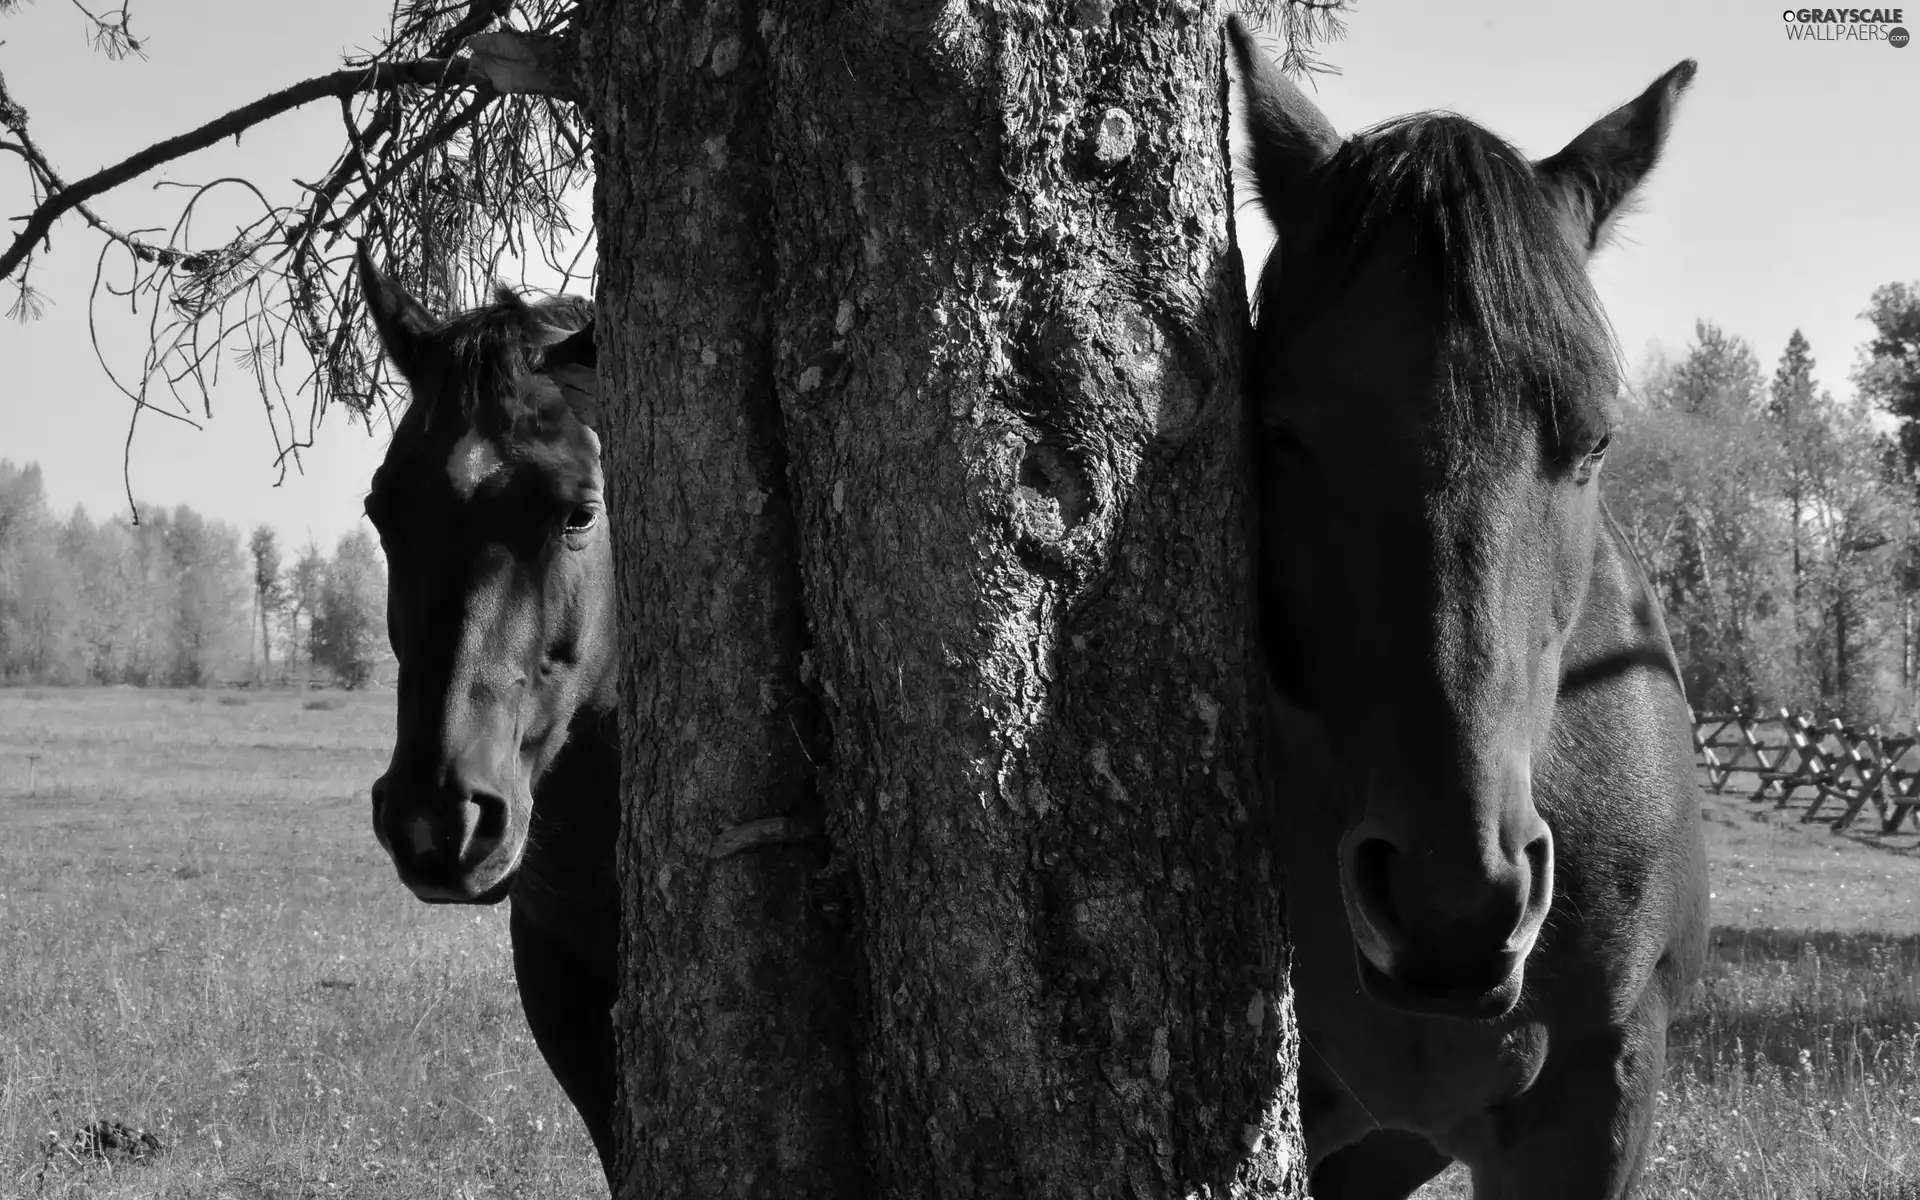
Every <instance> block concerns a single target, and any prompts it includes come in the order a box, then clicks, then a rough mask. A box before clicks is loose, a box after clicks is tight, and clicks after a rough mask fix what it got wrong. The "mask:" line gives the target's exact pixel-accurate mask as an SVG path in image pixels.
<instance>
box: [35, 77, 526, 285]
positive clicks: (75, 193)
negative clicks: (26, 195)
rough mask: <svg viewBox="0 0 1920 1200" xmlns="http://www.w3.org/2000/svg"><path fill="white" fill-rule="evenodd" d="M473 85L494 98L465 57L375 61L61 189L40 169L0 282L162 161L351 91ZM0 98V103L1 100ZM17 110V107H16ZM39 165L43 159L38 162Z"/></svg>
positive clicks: (287, 91) (285, 92)
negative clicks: (42, 185)
mask: <svg viewBox="0 0 1920 1200" xmlns="http://www.w3.org/2000/svg"><path fill="white" fill-rule="evenodd" d="M423 85H424V86H428V87H439V88H461V87H474V88H475V89H476V90H478V91H482V92H484V93H487V94H488V95H489V97H490V96H491V95H492V94H494V89H493V85H492V84H490V83H488V82H487V81H486V80H485V79H484V78H481V77H477V76H476V75H475V74H474V73H473V72H472V71H471V69H470V63H469V61H468V60H465V59H425V60H421V61H416V62H406V63H375V64H373V65H372V66H370V67H368V68H366V69H364V70H362V69H349V70H345V71H335V72H334V73H333V74H331V75H321V76H318V77H317V78H314V79H309V80H306V81H305V82H303V83H296V84H294V85H293V86H292V87H290V88H283V89H281V90H280V91H277V92H274V93H273V94H272V95H269V96H262V97H261V98H260V99H258V100H255V101H254V102H253V103H251V104H247V105H242V106H241V107H239V108H236V109H234V110H233V111H232V112H230V113H228V114H227V115H225V116H223V117H219V118H217V119H215V120H212V121H209V122H207V123H206V124H205V125H202V126H201V127H200V128H198V129H195V130H193V131H192V132H191V133H183V134H181V135H180V136H178V137H172V138H168V139H167V140H166V141H164V142H158V143H155V144H154V145H152V146H149V147H147V148H146V149H145V150H142V151H140V152H139V153H137V154H134V155H132V156H130V157H128V158H125V159H123V160H121V161H120V162H118V163H115V164H114V165H113V166H111V167H107V168H105V169H103V170H100V171H96V172H94V173H93V174H92V175H89V176H87V177H86V178H85V179H82V180H80V181H79V182H78V183H75V184H73V185H71V186H65V187H63V186H60V185H59V183H58V177H57V176H55V175H53V174H52V171H51V169H50V168H43V174H44V180H43V182H44V181H46V180H51V181H52V182H51V183H49V184H48V185H47V186H48V196H47V199H46V200H45V201H44V202H43V203H42V204H41V205H40V207H39V208H37V209H35V210H34V212H33V214H32V215H31V216H29V217H28V218H27V223H26V225H25V227H24V228H22V229H21V231H20V232H19V233H18V234H17V235H15V237H14V239H13V243H12V244H11V245H10V246H8V247H7V250H6V253H4V254H0V279H4V278H6V277H7V276H9V275H11V274H13V272H14V269H15V268H16V267H18V266H19V265H20V264H21V262H23V261H24V260H25V259H26V257H27V255H28V254H29V253H31V252H32V249H33V245H34V243H35V242H38V241H40V240H41V239H42V238H44V237H46V235H47V233H48V231H49V230H51V229H52V228H53V223H54V222H55V221H57V220H59V219H60V218H61V217H63V216H65V215H66V214H67V213H69V212H71V211H73V209H75V208H76V207H78V206H79V205H81V204H84V203H85V202H86V201H88V200H91V199H93V198H94V197H95V196H98V195H100V194H101V193H103V192H108V191H111V190H113V189H114V188H116V187H119V186H120V185H121V184H123V183H127V182H129V181H131V180H133V179H136V178H138V177H139V176H141V175H144V174H146V173H147V172H148V171H151V170H153V169H154V168H155V167H158V166H160V165H162V164H164V163H169V162H172V161H173V160H174V159H176V158H181V157H184V156H186V155H188V154H192V153H193V152H194V151H196V150H204V149H206V148H207V147H208V146H211V145H213V144H214V143H215V142H218V141H221V140H222V139H224V138H229V137H238V136H239V135H240V134H242V133H245V132H246V131H247V130H249V129H251V128H253V127H254V126H255V125H258V124H260V122H262V121H265V120H267V119H269V118H271V117H277V116H279V115H280V114H281V113H284V112H290V111H291V110H293V109H296V108H299V107H300V106H301V105H303V104H311V103H312V102H313V101H315V100H324V99H326V98H328V97H339V96H350V95H352V94H353V93H355V92H363V91H380V90H385V89H388V88H396V87H418V86H423ZM4 99H5V98H4V96H3V95H0V101H4ZM16 107H17V106H16ZM4 113H5V109H4V107H0V121H3V120H4ZM9 129H10V131H11V132H12V133H13V135H14V136H15V137H16V138H19V139H20V140H21V141H22V143H26V136H25V122H24V121H22V122H21V123H20V124H18V125H11V124H9ZM41 161H42V162H44V160H41Z"/></svg>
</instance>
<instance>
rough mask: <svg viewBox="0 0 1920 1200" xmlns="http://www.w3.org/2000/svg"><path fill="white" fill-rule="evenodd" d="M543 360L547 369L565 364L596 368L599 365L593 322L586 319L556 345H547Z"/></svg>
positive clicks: (550, 369)
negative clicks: (585, 321)
mask: <svg viewBox="0 0 1920 1200" xmlns="http://www.w3.org/2000/svg"><path fill="white" fill-rule="evenodd" d="M543 362H544V363H545V366H544V367H543V369H544V370H547V371H552V370H553V369H554V368H555V367H565V366H579V367H586V368H588V369H590V370H591V369H593V368H597V367H598V366H599V365H600V358H599V354H598V351H597V350H596V349H595V347H594V341H593V322H592V321H588V322H587V323H586V324H585V325H582V326H581V327H580V328H579V329H576V330H574V331H573V333H571V334H569V335H568V336H567V337H566V339H565V340H564V341H561V342H560V343H559V344H558V345H554V346H549V347H547V354H546V358H545V359H544V360H543Z"/></svg>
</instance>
